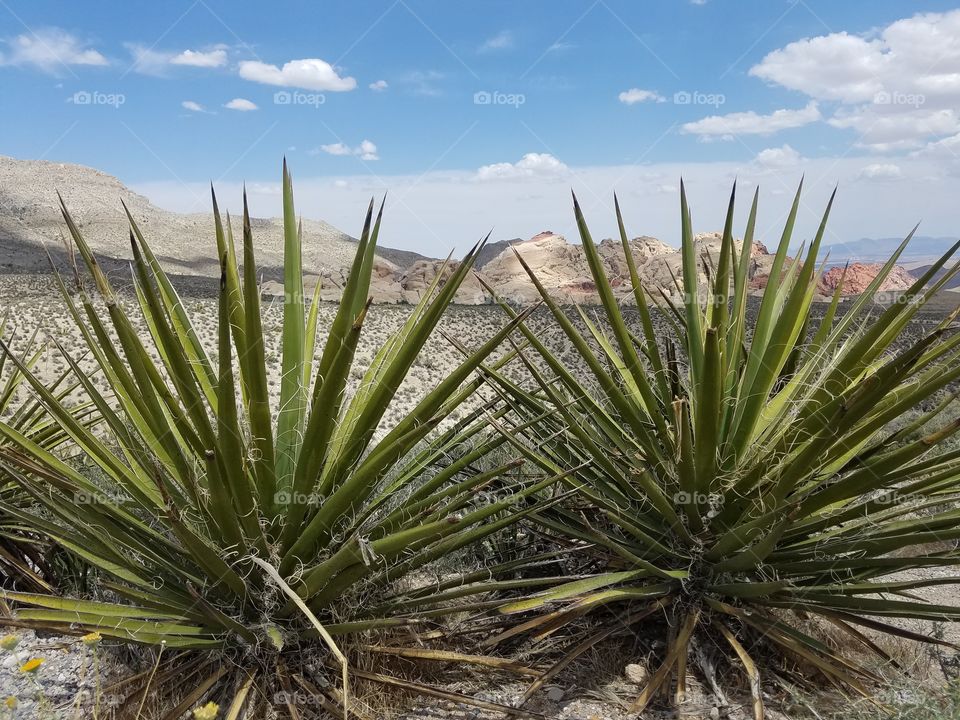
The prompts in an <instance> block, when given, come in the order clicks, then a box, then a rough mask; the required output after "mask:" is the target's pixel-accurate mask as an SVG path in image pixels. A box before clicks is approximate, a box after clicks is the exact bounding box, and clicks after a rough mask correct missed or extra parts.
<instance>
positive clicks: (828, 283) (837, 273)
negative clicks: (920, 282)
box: [820, 262, 915, 295]
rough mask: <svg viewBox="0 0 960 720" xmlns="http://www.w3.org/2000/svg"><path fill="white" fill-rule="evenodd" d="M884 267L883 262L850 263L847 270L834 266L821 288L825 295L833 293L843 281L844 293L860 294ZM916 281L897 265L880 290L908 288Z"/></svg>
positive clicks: (825, 274) (822, 281) (822, 280)
mask: <svg viewBox="0 0 960 720" xmlns="http://www.w3.org/2000/svg"><path fill="white" fill-rule="evenodd" d="M882 269H883V263H858V262H855V263H850V265H848V266H847V268H846V271H844V268H843V267H832V268H830V269H829V270H827V271H826V272H825V273H824V274H823V277H822V278H821V279H820V290H821V292H822V293H823V294H824V295H832V294H833V292H834V291H835V290H836V288H837V285H839V284H840V282H841V279H842V281H843V290H842V291H841V292H842V293H843V294H844V295H859V294H860V293H862V292H863V291H864V290H866V289H867V287H868V286H869V285H870V283H871V282H873V280H874V278H875V277H876V276H877V273H879V272H880V270H882ZM914 282H915V280H914V278H913V276H912V275H910V273H908V272H907V271H906V270H904V269H903V268H902V267H900V266H895V267H894V268H893V270H891V271H890V274H889V275H887V277H886V278H885V279H884V281H883V282H882V283H880V287H879V288H878V291H879V292H891V291H899V290H907V289H908V288H909V287H910V286H911V285H913V283H914Z"/></svg>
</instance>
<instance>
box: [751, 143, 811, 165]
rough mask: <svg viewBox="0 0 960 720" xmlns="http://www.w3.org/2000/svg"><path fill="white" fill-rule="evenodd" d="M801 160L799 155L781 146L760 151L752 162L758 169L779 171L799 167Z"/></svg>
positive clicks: (791, 149) (788, 147) (790, 148)
mask: <svg viewBox="0 0 960 720" xmlns="http://www.w3.org/2000/svg"><path fill="white" fill-rule="evenodd" d="M802 160H803V158H802V157H801V155H800V153H798V152H797V151H796V150H794V149H793V148H792V147H790V146H789V145H782V146H780V147H778V148H767V149H766V150H761V151H760V152H759V153H757V156H756V157H755V158H754V160H753V162H754V163H755V164H756V165H757V166H758V167H760V168H764V169H768V170H779V169H783V168H789V167H794V166H796V165H799V164H800V162H801V161H802Z"/></svg>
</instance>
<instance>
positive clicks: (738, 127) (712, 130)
mask: <svg viewBox="0 0 960 720" xmlns="http://www.w3.org/2000/svg"><path fill="white" fill-rule="evenodd" d="M821 117H822V116H821V115H820V110H819V108H818V107H817V103H816V102H814V101H811V102H809V103H807V105H806V107H803V108H801V109H799V110H776V111H774V112H772V113H770V114H769V115H758V114H757V113H755V112H754V111H753V110H750V111H749V112H736V113H730V114H728V115H711V116H709V117H705V118H703V119H702V120H697V121H695V122H688V123H685V124H684V125H683V126H681V128H680V131H681V132H684V133H690V134H692V135H699V136H701V137H702V138H704V139H712V138H721V139H724V140H726V139H731V138H733V136H735V135H772V134H773V133H775V132H779V131H780V130H788V129H790V128H797V127H802V126H804V125H809V124H810V123H812V122H816V121H817V120H820V119H821Z"/></svg>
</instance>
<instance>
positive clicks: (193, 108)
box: [180, 100, 207, 113]
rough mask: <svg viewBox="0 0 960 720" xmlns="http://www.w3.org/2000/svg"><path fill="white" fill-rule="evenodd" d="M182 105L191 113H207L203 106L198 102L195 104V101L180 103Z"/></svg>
mask: <svg viewBox="0 0 960 720" xmlns="http://www.w3.org/2000/svg"><path fill="white" fill-rule="evenodd" d="M180 105H181V107H183V109H184V110H189V111H190V112H199V113H202V112H207V110H206V108H204V107H203V105H201V104H200V103H198V102H194V101H193V100H184V101H183V102H182V103H180Z"/></svg>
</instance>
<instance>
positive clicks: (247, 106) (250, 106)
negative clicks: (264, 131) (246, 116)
mask: <svg viewBox="0 0 960 720" xmlns="http://www.w3.org/2000/svg"><path fill="white" fill-rule="evenodd" d="M224 107H225V108H227V109H228V110H240V111H241V112H249V111H250V110H256V109H257V106H256V103H253V102H251V101H250V100H247V99H246V98H234V99H233V100H231V101H230V102H228V103H226V104H225V105H224Z"/></svg>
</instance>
